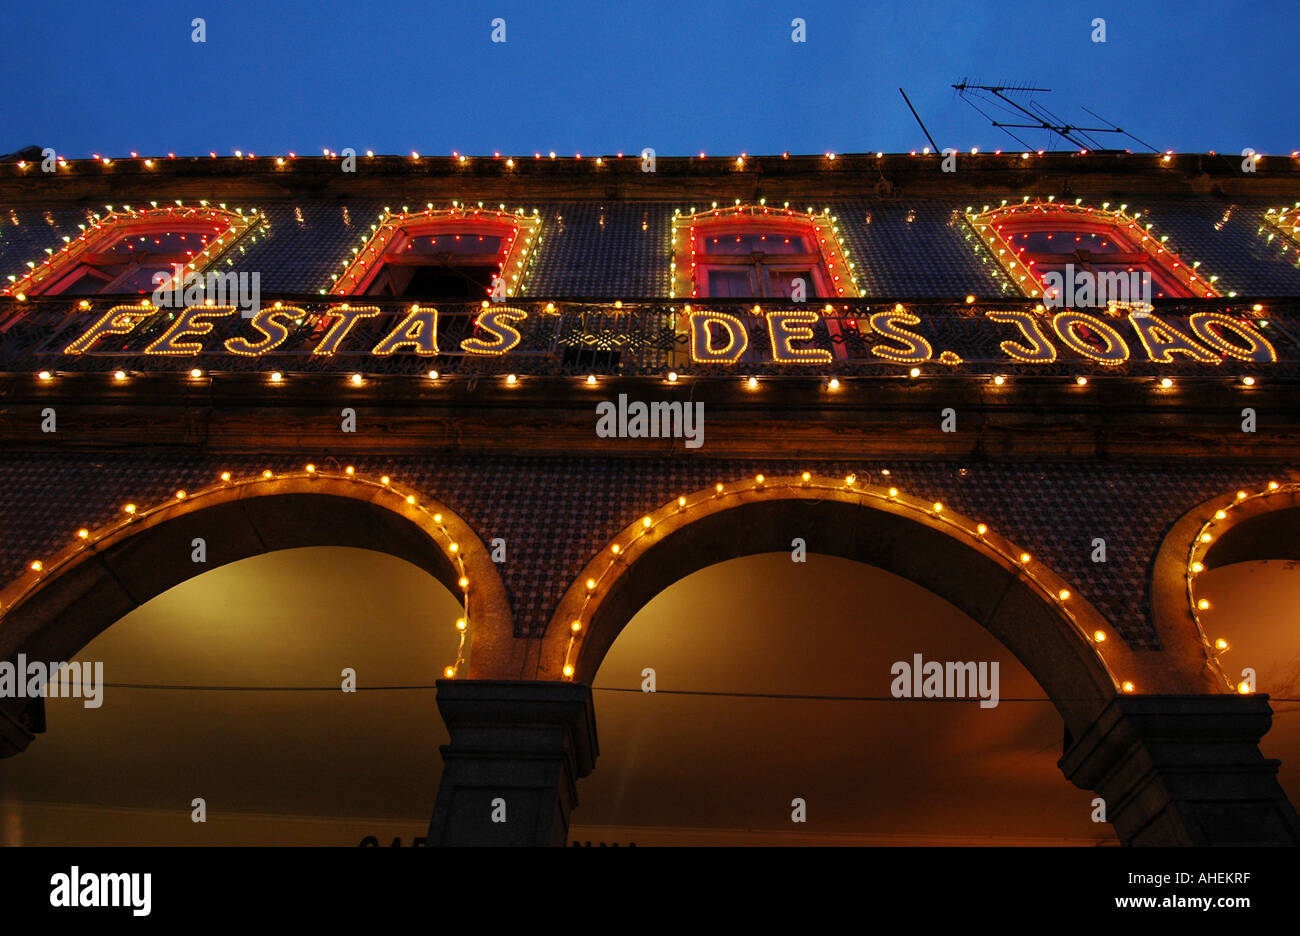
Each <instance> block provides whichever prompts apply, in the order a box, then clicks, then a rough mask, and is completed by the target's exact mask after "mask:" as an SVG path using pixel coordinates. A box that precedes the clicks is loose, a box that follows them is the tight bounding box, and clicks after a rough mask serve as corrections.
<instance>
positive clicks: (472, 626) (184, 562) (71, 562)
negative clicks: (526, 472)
mask: <svg viewBox="0 0 1300 936" xmlns="http://www.w3.org/2000/svg"><path fill="white" fill-rule="evenodd" d="M196 537H201V538H203V539H204V540H205V542H206V548H207V561H206V562H205V563H196V562H194V561H192V558H191V557H192V549H193V547H192V543H193V541H194V539H195V538H196ZM303 546H352V547H356V548H361V549H370V550H374V551H377V552H383V553H388V554H390V555H393V556H396V557H398V558H401V559H405V560H407V561H408V562H411V563H412V564H414V565H416V566H418V567H420V568H422V569H424V570H425V571H427V572H429V573H430V574H431V575H433V577H434V578H436V579H438V581H440V582H441V583H442V584H443V585H445V586H446V587H447V588H448V589H449V590H450V591H451V592H452V594H454V595H458V596H460V597H461V599H462V602H463V604H464V605H465V608H466V615H465V616H466V619H467V621H468V622H469V640H470V645H471V648H473V649H476V650H478V651H479V656H480V657H491V656H492V653H493V650H494V648H497V647H499V646H500V645H501V644H502V642H503V641H511V642H512V641H513V640H514V624H513V619H512V615H511V610H510V603H509V599H508V596H507V593H506V589H505V585H504V583H503V582H502V581H501V577H500V575H499V573H498V571H497V568H496V566H495V564H494V563H493V562H492V561H491V557H490V555H489V552H488V549H487V547H486V546H485V545H484V544H483V541H482V540H481V539H480V538H479V536H478V535H477V533H475V531H474V530H473V529H472V528H471V527H470V525H469V524H468V523H467V522H466V521H465V520H464V519H463V518H461V517H460V516H459V515H458V514H456V513H455V512H454V511H451V510H449V509H448V508H447V507H446V506H444V505H442V504H440V503H438V502H436V501H433V500H430V499H427V498H425V497H423V496H422V495H420V494H418V493H416V492H415V491H411V490H407V489H404V488H403V489H401V490H399V489H398V487H397V486H396V485H394V484H393V483H392V482H391V481H390V479H388V478H387V477H385V478H383V479H380V480H373V479H367V478H363V477H360V476H357V475H356V474H355V473H352V472H348V473H343V472H340V473H334V474H330V473H326V472H323V471H318V470H316V469H315V467H314V466H309V467H308V468H307V469H305V470H303V471H301V472H294V473H290V474H284V473H280V474H272V473H270V472H265V473H263V474H262V475H257V476H253V477H250V478H244V479H235V478H231V477H230V476H229V474H223V476H222V480H220V481H219V482H218V483H216V484H213V485H211V486H209V487H207V488H204V489H202V490H199V491H194V492H184V491H178V492H176V495H175V497H174V498H173V499H171V500H169V501H167V502H164V503H162V504H158V505H155V506H152V507H143V506H136V505H127V507H126V508H125V509H124V510H123V513H122V515H121V518H120V519H119V520H118V521H116V522H113V523H110V524H108V525H107V526H105V527H102V528H100V529H97V530H81V531H78V532H77V534H76V535H75V536H74V537H72V542H71V543H70V544H69V545H68V546H67V547H66V548H65V549H63V550H62V551H60V552H59V553H58V554H56V555H55V556H53V557H50V558H48V559H41V560H38V561H34V562H33V563H32V566H31V567H29V569H28V571H27V572H26V573H25V574H24V575H23V576H21V577H20V578H18V579H17V580H15V581H13V582H11V583H10V584H9V585H8V586H6V587H5V588H4V589H3V590H2V591H0V613H2V616H0V660H10V659H13V658H14V657H15V656H16V655H17V654H18V653H24V654H26V656H27V657H28V659H39V660H42V661H47V662H48V661H55V660H69V659H72V657H73V655H74V654H75V653H76V652H77V651H78V650H79V649H80V648H82V647H84V646H85V645H86V644H87V643H89V642H90V641H91V640H92V639H93V638H94V637H95V636H97V635H98V634H99V633H101V632H102V631H104V630H105V629H107V628H108V627H110V626H111V625H112V624H114V623H115V622H116V621H118V620H120V619H121V618H122V617H123V616H124V615H126V614H127V613H128V612H129V611H131V610H133V609H135V608H136V607H139V606H140V605H142V604H144V603H145V602H147V601H149V600H150V599H151V598H153V597H155V596H157V595H160V594H162V593H163V592H164V591H166V590H168V589H169V588H171V587H173V586H174V585H177V584H179V583H181V582H183V581H185V580H187V579H190V578H193V577H195V576H197V575H200V574H202V573H203V572H206V571H209V570H211V569H213V568H216V567H217V566H221V565H226V564H228V563H231V562H236V561H238V560H240V559H244V558H248V557H250V556H255V555H259V554H262V553H269V552H274V551H277V550H281V549H292V548H297V547H303ZM449 624H450V622H449ZM474 657H475V654H474V653H473V652H471V653H470V655H469V657H468V660H467V665H462V666H461V668H460V670H459V672H458V673H457V674H456V675H457V676H460V677H465V676H467V675H468V676H471V677H472V676H473V675H474V674H475V671H476V669H477V664H476V663H475V662H474ZM448 662H451V661H448ZM39 701H40V700H35V702H37V703H39ZM41 720H42V712H41V711H39V710H37V711H33V706H32V705H31V704H30V703H29V704H28V705H27V706H25V707H24V709H22V710H21V711H16V710H14V709H9V710H8V711H7V712H6V711H0V753H4V751H5V749H7V750H8V753H15V752H16V750H22V749H23V747H25V746H26V742H27V741H30V738H31V733H30V730H31V728H33V727H35V728H36V729H37V730H39V725H40V722H41ZM33 721H35V724H34V725H33V724H32V723H33ZM24 722H26V723H27V724H24ZM6 741H7V742H8V743H6Z"/></svg>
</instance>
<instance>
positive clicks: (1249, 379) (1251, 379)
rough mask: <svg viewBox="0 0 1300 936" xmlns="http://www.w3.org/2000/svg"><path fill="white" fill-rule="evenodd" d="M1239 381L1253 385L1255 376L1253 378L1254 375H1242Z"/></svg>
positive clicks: (1248, 385) (1249, 385)
mask: <svg viewBox="0 0 1300 936" xmlns="http://www.w3.org/2000/svg"><path fill="white" fill-rule="evenodd" d="M1241 382H1242V383H1243V384H1245V385H1246V386H1247V387H1253V386H1255V378H1254V377H1243V378H1241Z"/></svg>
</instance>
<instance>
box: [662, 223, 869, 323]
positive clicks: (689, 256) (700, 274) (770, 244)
mask: <svg viewBox="0 0 1300 936" xmlns="http://www.w3.org/2000/svg"><path fill="white" fill-rule="evenodd" d="M673 248H674V260H673V295H674V296H681V297H688V296H689V297H692V298H719V299H759V298H768V299H787V300H789V299H793V298H794V290H795V281H796V280H802V281H803V283H804V293H803V295H804V297H805V298H807V299H827V298H836V297H856V296H857V295H858V288H857V281H856V279H855V278H854V276H853V272H852V264H851V263H850V262H849V261H848V260H847V259H846V252H845V250H844V248H843V247H842V246H841V244H840V240H839V226H838V222H837V219H835V218H834V217H832V216H831V215H830V213H829V209H827V210H826V211H825V212H824V213H823V214H821V215H814V214H807V215H801V214H797V213H796V212H794V211H791V210H790V209H781V210H775V209H769V208H766V207H763V206H749V207H743V206H742V207H736V208H734V209H722V210H718V209H715V210H713V211H708V212H704V213H701V214H694V215H685V216H681V215H679V216H678V217H677V218H676V219H674V221H673Z"/></svg>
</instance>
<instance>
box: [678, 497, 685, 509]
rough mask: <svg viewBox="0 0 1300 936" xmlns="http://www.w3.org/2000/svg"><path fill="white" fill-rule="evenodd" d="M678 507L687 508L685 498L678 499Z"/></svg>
mask: <svg viewBox="0 0 1300 936" xmlns="http://www.w3.org/2000/svg"><path fill="white" fill-rule="evenodd" d="M677 506H678V507H685V506H686V498H685V497H679V498H677Z"/></svg>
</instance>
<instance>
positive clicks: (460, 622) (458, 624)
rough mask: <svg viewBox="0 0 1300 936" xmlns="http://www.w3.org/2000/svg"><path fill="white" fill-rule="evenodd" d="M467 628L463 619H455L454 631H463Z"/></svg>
mask: <svg viewBox="0 0 1300 936" xmlns="http://www.w3.org/2000/svg"><path fill="white" fill-rule="evenodd" d="M467 626H468V625H467V624H466V623H465V619H464V618H456V630H458V631H463V630H464V629H465V628H466V627H467Z"/></svg>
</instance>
